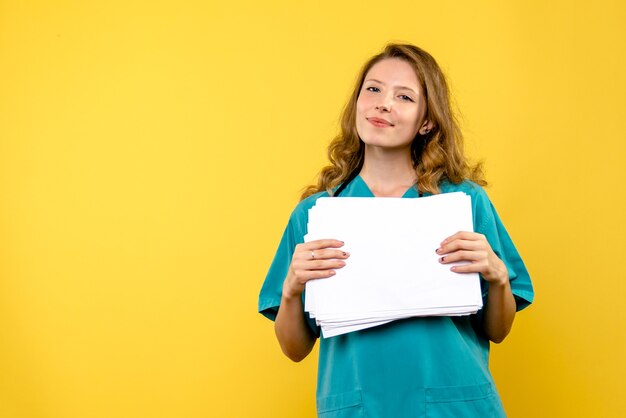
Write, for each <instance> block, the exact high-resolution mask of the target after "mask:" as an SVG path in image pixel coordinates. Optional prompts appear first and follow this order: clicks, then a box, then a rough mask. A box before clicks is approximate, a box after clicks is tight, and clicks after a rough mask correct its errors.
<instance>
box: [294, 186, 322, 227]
mask: <svg viewBox="0 0 626 418" xmlns="http://www.w3.org/2000/svg"><path fill="white" fill-rule="evenodd" d="M320 197H328V192H319V193H315V194H312V195H311V196H309V197H307V198H306V199H302V200H301V201H300V202H299V203H298V204H297V205H296V207H295V208H294V210H293V212H291V220H300V219H305V220H306V219H308V217H309V209H311V208H312V207H313V206H315V202H317V199H319V198H320Z"/></svg>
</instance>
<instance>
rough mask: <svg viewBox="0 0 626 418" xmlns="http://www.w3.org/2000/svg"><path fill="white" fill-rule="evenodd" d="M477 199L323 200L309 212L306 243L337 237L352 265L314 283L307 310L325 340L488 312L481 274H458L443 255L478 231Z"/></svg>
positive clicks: (456, 195) (448, 196)
mask: <svg viewBox="0 0 626 418" xmlns="http://www.w3.org/2000/svg"><path fill="white" fill-rule="evenodd" d="M472 230H473V227H472V205H471V198H470V197H469V196H468V195H466V194H464V193H460V192H458V193H445V194H439V195H435V196H431V197H425V198H421V199H402V198H363V197H342V198H320V199H318V200H317V202H316V205H315V206H314V207H313V208H311V209H310V210H309V223H308V234H307V235H306V236H305V241H307V242H308V241H313V240H317V239H326V238H333V239H339V240H342V241H344V243H345V245H344V247H343V248H342V249H343V250H344V251H348V252H350V257H349V258H348V259H347V260H346V266H345V267H343V268H341V269H337V270H336V272H337V274H336V275H335V276H333V277H331V278H328V279H320V280H311V281H309V282H307V284H306V296H305V310H306V311H307V312H309V314H310V315H311V317H312V318H315V320H316V321H317V323H318V325H320V326H321V327H322V334H323V335H324V337H332V336H335V335H340V334H344V333H347V332H351V331H357V330H361V329H365V328H369V327H373V326H376V325H381V324H385V323H387V322H390V321H393V320H396V319H401V318H408V317H411V316H433V315H469V314H472V313H475V312H476V311H478V310H479V309H480V308H481V307H482V296H481V290H480V281H479V278H478V274H475V273H473V274H459V273H454V272H452V271H450V267H451V266H452V265H451V264H441V263H439V257H440V256H439V255H438V254H437V253H435V250H436V249H437V248H439V244H440V243H441V241H443V240H444V239H445V238H447V237H449V236H450V235H453V234H454V233H456V232H458V231H472Z"/></svg>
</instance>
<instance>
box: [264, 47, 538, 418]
mask: <svg viewBox="0 0 626 418" xmlns="http://www.w3.org/2000/svg"><path fill="white" fill-rule="evenodd" d="M329 158H330V162H331V165H329V166H328V167H326V168H324V169H323V170H322V172H321V174H320V177H319V181H318V183H317V185H314V186H310V187H309V188H308V189H307V190H306V191H305V192H304V194H303V196H302V197H303V199H302V200H301V202H300V203H299V205H298V206H297V207H296V208H295V210H294V211H293V213H292V215H291V218H290V220H289V223H288V225H287V229H286V230H285V233H284V235H283V238H282V241H281V243H280V246H279V248H278V251H277V253H276V256H275V258H274V261H273V263H272V266H271V267H270V270H269V273H268V275H267V278H266V279H265V283H264V284H263V287H262V289H261V294H260V297H259V311H260V312H261V313H262V314H264V315H265V316H267V317H268V318H270V319H273V320H275V331H276V336H277V338H278V341H279V343H280V346H281V348H282V350H283V352H284V353H285V354H286V355H287V356H288V357H289V358H290V359H292V360H294V361H300V360H302V359H303V358H304V357H306V356H307V355H308V354H309V352H310V351H311V349H312V348H313V346H314V344H315V341H316V339H317V338H318V337H319V335H320V334H319V328H318V327H317V326H316V324H315V322H314V321H313V320H311V319H310V318H309V317H308V315H306V314H305V313H304V311H303V292H304V288H305V284H306V282H307V281H309V280H323V279H324V278H328V277H331V276H332V275H334V274H335V271H336V270H337V269H340V268H342V267H343V266H345V265H346V263H349V262H350V254H349V253H347V252H344V251H343V250H342V248H341V247H342V245H343V243H342V242H341V241H338V240H336V239H325V240H317V241H312V242H308V243H303V241H304V240H303V236H304V235H305V234H306V232H307V231H306V225H307V216H308V209H309V208H311V207H312V206H313V205H314V204H315V201H316V200H317V199H318V198H319V197H322V196H338V195H339V196H361V197H382V196H384V197H403V198H417V197H421V196H423V195H431V194H437V193H448V192H456V191H462V192H465V193H467V194H468V195H470V196H471V199H472V209H473V222H474V231H476V232H468V231H461V232H458V233H456V234H454V235H452V236H450V237H442V239H443V241H442V243H441V245H440V246H439V248H436V249H435V248H433V251H436V252H437V254H439V257H440V258H439V261H440V262H441V263H444V264H448V263H456V262H458V261H465V262H466V263H462V265H460V266H458V265H457V266H456V267H451V269H452V270H453V271H455V272H458V273H461V274H463V273H470V272H476V273H479V274H480V277H481V286H482V289H483V298H484V307H483V309H482V310H480V311H479V312H478V314H476V315H471V316H460V317H420V318H410V319H405V320H401V321H394V322H391V323H389V324H386V325H382V326H378V327H374V328H370V329H367V330H363V331H357V332H351V333H348V334H344V335H340V336H337V337H332V338H320V356H319V369H318V387H317V411H318V415H319V416H320V417H326V418H329V417H361V416H363V417H365V416H367V417H385V418H387V417H393V418H402V417H421V416H428V417H481V418H484V417H500V416H505V413H504V410H503V407H502V404H501V402H500V398H499V396H498V393H497V391H496V389H495V385H494V382H493V379H492V377H491V374H490V372H489V368H488V358H489V344H490V341H493V342H496V343H499V342H501V341H502V340H504V338H505V337H506V336H507V334H508V333H509V331H510V330H511V326H512V324H513V319H514V317H515V312H516V311H518V310H521V309H523V308H524V307H526V306H527V305H529V304H530V303H531V302H532V300H533V289H532V285H531V282H530V278H529V276H528V272H527V270H526V268H525V267H524V264H523V262H522V260H521V258H520V256H519V254H518V252H517V250H516V249H515V247H514V246H513V243H512V242H511V239H510V238H509V235H508V234H507V232H506V230H505V229H504V226H503V225H502V223H501V221H500V219H499V217H498V215H497V213H496V211H495V209H494V208H493V206H492V205H491V202H490V201H489V199H488V197H487V195H486V194H485V192H484V191H483V189H482V188H481V187H480V185H485V184H486V183H485V182H484V180H483V179H482V176H481V173H480V169H479V167H478V166H475V167H470V166H469V165H468V163H467V161H466V158H465V156H464V155H463V149H462V135H461V132H460V130H459V127H458V125H457V123H456V121H455V118H454V115H453V113H452V111H451V106H450V101H449V92H448V87H447V84H446V81H445V78H444V76H443V73H442V71H441V69H440V68H439V66H438V65H437V63H436V62H435V60H434V59H433V58H432V56H430V55H429V54H428V53H427V52H425V51H423V50H422V49H420V48H417V47H415V46H413V45H397V44H391V45H388V46H387V47H386V48H385V49H384V51H383V52H382V53H381V54H379V55H376V56H374V57H373V58H372V59H370V60H369V61H368V62H367V63H366V65H365V66H364V68H363V70H362V71H361V74H360V76H359V78H358V80H357V84H356V88H355V90H354V92H353V94H352V96H351V98H350V101H349V102H348V104H347V106H346V108H345V110H344V113H343V117H342V124H341V134H340V135H339V136H338V137H337V138H336V139H335V140H334V141H333V142H332V143H331V145H330V148H329ZM329 238H333V237H329Z"/></svg>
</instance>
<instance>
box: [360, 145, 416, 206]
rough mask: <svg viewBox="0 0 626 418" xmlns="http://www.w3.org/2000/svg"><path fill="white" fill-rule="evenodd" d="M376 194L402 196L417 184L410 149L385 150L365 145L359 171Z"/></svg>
mask: <svg viewBox="0 0 626 418" xmlns="http://www.w3.org/2000/svg"><path fill="white" fill-rule="evenodd" d="M359 174H360V175H361V178H362V179H363V181H365V183H367V185H368V186H369V188H370V190H371V191H372V193H374V195H375V196H381V197H382V196H389V197H393V196H402V195H403V194H404V193H405V192H406V190H407V189H408V188H409V187H411V186H413V185H414V184H415V180H416V179H415V168H413V161H412V160H411V154H410V150H407V149H401V150H383V149H381V148H379V147H370V146H368V145H366V146H365V155H364V160H363V168H362V169H361V172H360V173H359Z"/></svg>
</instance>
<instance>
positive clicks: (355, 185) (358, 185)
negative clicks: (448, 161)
mask: <svg viewBox="0 0 626 418" xmlns="http://www.w3.org/2000/svg"><path fill="white" fill-rule="evenodd" d="M341 195H343V196H363V197H376V196H375V195H374V193H372V190H371V189H370V188H369V186H368V185H367V183H365V181H364V180H363V178H361V175H360V174H359V175H357V176H356V177H355V178H354V180H352V181H351V182H350V184H348V186H347V187H346V189H345V190H344V192H343V193H341ZM402 197H403V198H414V197H419V193H418V191H417V187H416V186H411V187H409V188H408V189H407V191H406V192H404V194H403V195H402Z"/></svg>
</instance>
